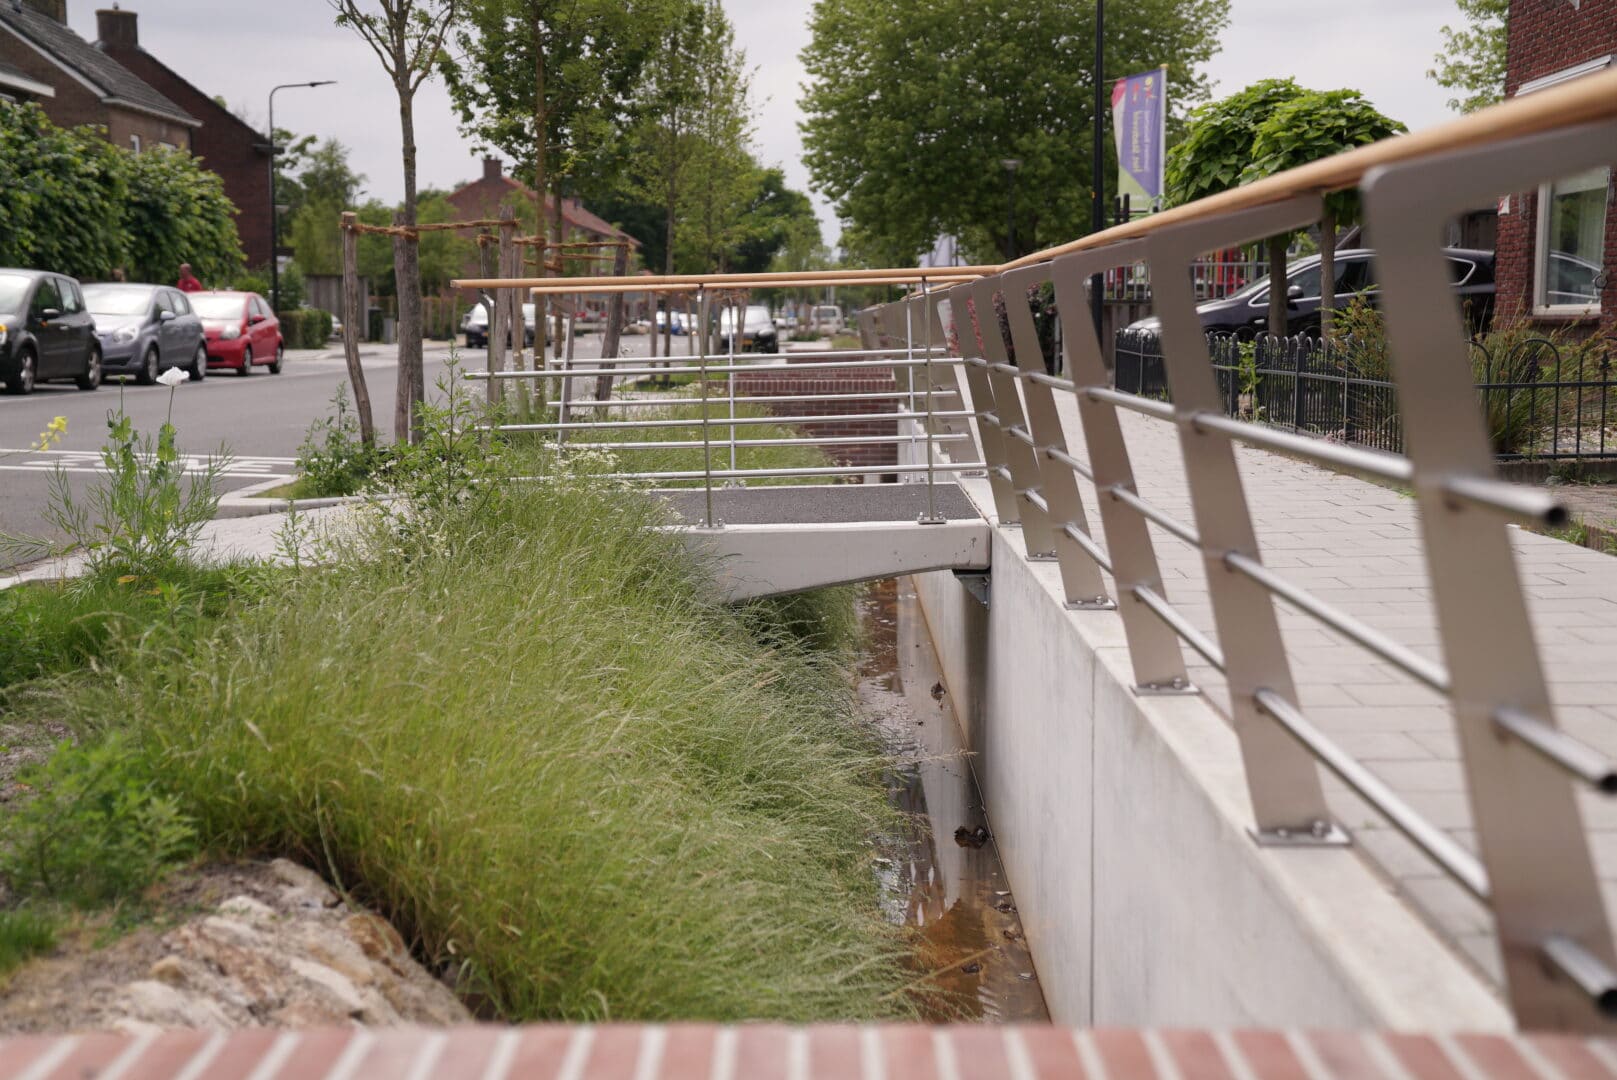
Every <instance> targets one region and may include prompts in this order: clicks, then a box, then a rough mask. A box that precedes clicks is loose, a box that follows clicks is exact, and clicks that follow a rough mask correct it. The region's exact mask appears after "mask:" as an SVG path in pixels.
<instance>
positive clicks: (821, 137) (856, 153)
mask: <svg viewBox="0 0 1617 1080" xmlns="http://www.w3.org/2000/svg"><path fill="white" fill-rule="evenodd" d="M1094 18H1095V11H1094V5H1093V4H1090V3H1087V2H1076V0H891V2H883V3H878V2H876V0H818V2H817V3H816V4H815V7H814V14H813V23H812V30H813V38H812V40H811V42H810V44H809V45H808V47H807V48H806V49H804V51H803V54H802V59H803V63H804V65H805V67H806V68H807V70H808V75H809V80H810V81H809V83H808V84H807V86H806V89H805V92H804V97H803V110H804V113H805V115H806V117H807V118H806V120H805V121H804V123H803V125H802V130H803V139H804V145H805V148H806V153H805V160H806V162H807V164H808V166H809V170H810V172H811V174H812V176H813V178H814V184H815V187H816V188H818V189H819V190H821V191H823V192H824V193H825V194H826V195H828V196H829V197H830V198H831V200H832V201H833V202H834V203H835V205H836V208H837V213H838V214H839V215H840V216H841V217H842V219H843V220H844V221H845V222H846V223H847V225H848V235H849V237H850V240H851V241H852V242H853V243H854V244H855V245H857V246H858V247H859V249H860V250H861V251H862V252H866V253H868V254H869V255H870V257H872V258H874V259H879V260H880V261H882V262H885V263H887V264H889V265H892V264H899V265H907V264H910V263H912V262H913V261H914V260H915V258H916V257H917V256H918V255H919V254H920V253H921V252H924V251H927V250H929V249H930V248H931V247H932V245H933V243H934V242H935V241H936V239H937V237H938V236H939V235H941V234H944V233H952V234H955V235H958V236H960V237H962V238H963V239H964V240H965V241H966V242H967V243H968V245H969V246H971V247H973V248H976V249H979V250H981V249H993V250H1000V251H1008V250H1009V238H1008V235H1007V233H1008V231H1009V230H1008V228H1007V224H1006V178H1005V173H1004V171H1003V170H1002V169H1001V168H1000V166H999V162H1000V160H1001V159H1006V158H1017V159H1020V160H1021V162H1022V165H1021V170H1020V173H1019V175H1018V177H1017V190H1018V192H1019V193H1020V196H1019V200H1018V202H1017V205H1016V207H1015V218H1016V234H1017V238H1018V242H1019V243H1020V244H1021V245H1022V246H1023V247H1027V246H1028V245H1030V244H1031V245H1032V246H1034V247H1037V246H1041V245H1045V244H1049V243H1052V242H1057V241H1064V240H1068V239H1071V238H1072V237H1073V236H1076V235H1080V234H1082V233H1084V232H1086V231H1088V229H1089V226H1090V203H1091V191H1092V174H1091V165H1090V161H1089V146H1090V130H1091V125H1092V122H1093V118H1094V76H1095V73H1094V29H1095V24H1094ZM1228 18H1229V2H1228V0H1140V2H1138V3H1133V4H1128V5H1124V6H1121V7H1118V8H1116V9H1115V10H1113V11H1109V12H1108V13H1107V19H1106V30H1107V45H1106V71H1107V74H1108V76H1112V75H1116V74H1119V73H1126V72H1133V71H1144V70H1148V69H1150V68H1154V67H1156V66H1158V65H1160V64H1168V65H1170V66H1171V67H1172V69H1173V71H1174V73H1175V79H1174V81H1173V82H1172V83H1171V84H1170V101H1171V103H1172V105H1173V107H1174V108H1175V109H1182V108H1183V107H1185V106H1187V105H1188V104H1190V103H1193V102H1195V101H1197V100H1200V99H1202V98H1205V97H1206V94H1207V84H1206V79H1205V77H1204V76H1201V75H1197V74H1194V72H1195V71H1196V69H1197V67H1198V65H1200V64H1201V63H1202V62H1203V61H1205V60H1207V59H1208V58H1209V57H1211V56H1212V55H1213V53H1214V52H1215V51H1216V50H1217V47H1218V35H1219V33H1220V31H1222V29H1223V28H1224V26H1225V25H1226V23H1227V22H1228Z"/></svg>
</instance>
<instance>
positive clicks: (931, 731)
mask: <svg viewBox="0 0 1617 1080" xmlns="http://www.w3.org/2000/svg"><path fill="white" fill-rule="evenodd" d="M861 609H862V615H863V619H864V624H865V630H866V641H867V645H866V652H865V656H864V659H863V661H862V663H861V665H860V682H859V697H860V701H861V702H862V703H863V706H864V709H865V712H866V714H867V715H868V716H869V717H870V718H871V719H872V721H873V722H874V723H876V724H877V725H878V727H879V728H880V729H881V730H882V732H883V733H884V734H885V735H886V736H887V738H888V740H889V743H890V746H891V749H892V752H893V758H894V762H895V764H894V766H893V768H892V769H891V771H890V772H889V773H888V776H887V785H888V791H889V793H890V795H891V797H892V799H893V802H894V805H896V806H897V807H898V808H899V809H900V810H902V811H904V813H905V816H906V820H907V821H908V823H909V825H908V827H907V828H906V829H905V831H904V834H903V835H901V836H897V837H893V838H890V839H889V840H888V841H887V842H886V843H885V844H884V847H883V851H882V853H881V855H882V858H881V862H880V863H879V868H880V871H881V877H882V886H883V892H884V903H885V905H886V908H887V911H888V914H889V916H890V917H891V918H892V919H893V921H894V922H896V923H899V924H901V925H904V926H907V927H911V928H913V929H914V931H915V935H916V941H917V944H916V950H915V966H916V967H917V969H918V970H919V971H921V972H922V973H923V976H922V978H923V980H924V985H925V987H926V988H927V989H928V990H930V991H933V992H932V993H928V994H926V995H924V996H925V998H926V1000H928V1001H929V1002H931V1005H930V1009H931V1011H932V1013H933V1014H934V1016H933V1018H934V1019H939V1020H945V1019H947V1020H960V1019H975V1020H982V1021H988V1022H992V1023H1016V1022H1025V1021H1039V1020H1048V1019H1049V1014H1048V1012H1047V1011H1046V1009H1045V1005H1044V994H1043V992H1042V991H1041V990H1040V988H1039V980H1038V973H1037V972H1036V971H1035V970H1034V968H1033V957H1032V956H1031V955H1030V954H1029V952H1028V949H1027V943H1026V941H1025V940H1024V939H1023V936H1022V924H1021V921H1020V920H1019V919H1018V917H1017V911H1016V899H1015V897H1013V896H1012V895H1011V891H1010V885H1009V884H1008V883H1007V881H1006V880H1005V871H1004V867H1003V866H1002V865H1001V864H1000V861H999V853H998V851H997V850H996V849H995V846H994V840H993V837H992V836H991V834H990V833H989V827H990V826H989V822H988V820H987V818H986V816H985V814H984V809H983V802H982V796H981V794H980V793H979V792H978V790H977V783H976V780H975V779H974V777H973V775H972V770H971V760H970V755H969V753H968V752H967V750H966V748H965V746H964V745H962V742H961V736H960V727H959V725H958V724H957V723H956V720H955V714H954V710H953V708H952V705H951V702H950V699H949V694H948V692H947V690H946V689H945V688H944V686H943V682H942V675H941V673H940V671H939V669H938V663H937V656H936V654H935V653H934V652H933V648H932V641H931V638H930V637H928V635H927V631H926V620H925V619H924V617H923V616H922V614H921V610H920V606H919V604H918V603H917V601H916V599H915V593H914V590H913V587H912V586H911V583H910V580H909V579H908V578H899V579H898V580H896V581H893V580H889V581H884V582H881V583H880V584H878V585H876V586H874V587H872V588H871V589H870V590H869V592H868V593H867V594H866V597H865V599H864V600H863V601H862V603H861Z"/></svg>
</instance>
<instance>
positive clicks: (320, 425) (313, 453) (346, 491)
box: [296, 383, 381, 499]
mask: <svg viewBox="0 0 1617 1080" xmlns="http://www.w3.org/2000/svg"><path fill="white" fill-rule="evenodd" d="M380 453H381V451H380V450H379V449H378V448H377V447H374V446H366V445H365V443H364V442H363V440H361V439H360V436H359V418H358V417H356V416H355V415H354V414H353V413H352V412H351V411H350V410H349V407H348V384H347V383H342V384H339V385H338V387H337V392H336V393H335V394H334V395H332V398H331V415H329V416H323V417H321V418H320V419H318V420H316V421H315V422H314V423H313V424H311V425H309V430H308V433H307V434H305V435H304V437H303V444H302V445H301V446H299V447H298V474H299V476H298V480H297V483H296V489H297V490H296V497H298V498H303V499H325V498H336V497H340V496H344V495H357V494H359V492H361V491H363V490H364V488H365V484H366V482H367V481H368V480H369V479H370V476H371V473H373V472H374V471H375V470H376V466H377V463H378V461H379V460H380Z"/></svg>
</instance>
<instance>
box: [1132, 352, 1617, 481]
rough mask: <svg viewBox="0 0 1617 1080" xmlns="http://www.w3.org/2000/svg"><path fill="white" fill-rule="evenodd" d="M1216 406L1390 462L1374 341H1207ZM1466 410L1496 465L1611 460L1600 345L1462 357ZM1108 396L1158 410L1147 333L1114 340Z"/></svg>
mask: <svg viewBox="0 0 1617 1080" xmlns="http://www.w3.org/2000/svg"><path fill="white" fill-rule="evenodd" d="M1208 349H1209V351H1210V352H1211V354H1212V360H1213V371H1214V374H1215V375H1216V377H1217V379H1218V388H1219V395H1220V397H1221V398H1222V400H1223V403H1224V409H1225V411H1226V412H1227V413H1228V414H1229V415H1231V416H1238V417H1241V418H1243V419H1249V420H1256V421H1259V422H1261V423H1266V424H1273V425H1275V426H1277V427H1285V428H1289V429H1290V430H1292V431H1296V432H1300V433H1304V434H1311V435H1317V436H1320V437H1322V438H1327V439H1333V440H1336V441H1338V442H1347V443H1354V444H1357V445H1360V446H1368V447H1374V448H1376V449H1380V450H1390V451H1394V452H1398V453H1401V452H1402V451H1403V449H1404V428H1403V419H1402V415H1401V414H1400V412H1399V409H1398V388H1397V387H1396V386H1395V385H1394V384H1393V383H1392V382H1391V381H1390V380H1389V379H1388V377H1387V361H1386V353H1385V349H1384V346H1383V345H1382V343H1381V342H1380V341H1367V340H1359V339H1355V338H1353V337H1344V338H1341V339H1337V340H1333V341H1331V342H1329V343H1325V342H1321V341H1319V340H1318V339H1316V338H1312V337H1306V336H1299V337H1288V338H1275V337H1267V336H1263V337H1258V338H1255V339H1253V340H1250V341H1240V340H1237V339H1236V338H1235V337H1233V336H1230V335H1227V334H1209V335H1208ZM1470 351H1471V368H1472V374H1473V378H1474V380H1475V383H1476V389H1477V403H1478V405H1479V406H1480V407H1481V409H1482V410H1483V415H1484V417H1485V419H1486V421H1487V425H1488V434H1489V437H1490V439H1492V441H1493V447H1494V453H1495V454H1496V455H1497V456H1498V457H1499V458H1500V459H1501V460H1521V459H1529V458H1530V459H1535V460H1545V461H1553V460H1567V459H1580V458H1581V459H1592V458H1617V370H1614V363H1613V356H1612V350H1611V347H1610V345H1609V344H1607V343H1604V342H1600V343H1593V344H1573V343H1565V342H1555V341H1552V340H1550V339H1548V338H1544V337H1537V336H1529V335H1503V336H1497V337H1496V338H1495V339H1494V340H1492V341H1490V342H1487V343H1485V342H1482V341H1473V342H1471V345H1470ZM1115 384H1116V386H1117V388H1118V389H1119V390H1126V391H1128V392H1130V393H1135V394H1140V395H1142V396H1145V397H1153V398H1160V399H1162V400H1168V399H1169V398H1170V396H1171V395H1170V393H1169V389H1168V380H1167V372H1166V370H1165V368H1164V366H1163V360H1162V347H1161V342H1160V340H1159V338H1158V337H1157V335H1156V334H1155V333H1151V332H1140V331H1129V330H1125V331H1121V332H1120V333H1118V335H1117V338H1116V352H1115Z"/></svg>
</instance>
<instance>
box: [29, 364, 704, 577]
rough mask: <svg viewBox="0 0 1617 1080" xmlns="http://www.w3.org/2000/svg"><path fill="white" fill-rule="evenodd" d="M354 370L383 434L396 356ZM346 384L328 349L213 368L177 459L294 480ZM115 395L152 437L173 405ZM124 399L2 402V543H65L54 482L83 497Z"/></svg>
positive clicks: (176, 395) (191, 409)
mask: <svg viewBox="0 0 1617 1080" xmlns="http://www.w3.org/2000/svg"><path fill="white" fill-rule="evenodd" d="M649 348H650V338H649V337H646V336H643V335H641V336H625V337H624V338H623V339H622V345H621V348H620V349H619V353H620V355H623V356H647V355H649ZM600 349H601V336H600V335H599V334H587V335H580V337H579V339H578V347H577V353H576V356H577V358H578V359H580V360H586V359H596V358H598V357H599V356H600ZM687 349H688V343H687V339H686V338H684V337H676V338H675V339H674V356H675V359H676V360H678V359H681V358H683V357H684V356H685V354H686V351H687ZM458 353H459V360H460V363H461V365H462V367H464V368H466V369H469V370H476V369H478V368H481V367H482V366H483V364H484V363H485V354H484V352H483V350H481V349H466V348H465V347H464V346H461V347H459V349H458ZM449 356H450V353H449V347H448V346H447V345H445V344H444V343H442V342H428V343H427V346H426V380H427V393H428V396H429V397H431V396H434V394H435V389H434V388H435V386H436V384H437V381H438V379H439V377H440V376H441V375H442V374H443V372H444V366H445V363H446V362H447V361H448V359H449ZM361 362H362V364H363V366H364V369H365V380H366V384H367V386H368V387H369V389H370V395H371V405H372V409H373V411H374V413H375V418H376V426H377V430H378V431H379V432H381V433H382V435H383V437H384V438H386V437H388V436H390V435H391V432H392V426H393V395H394V392H395V390H396V388H397V378H396V373H397V367H398V365H397V362H396V354H395V352H394V350H393V349H392V348H391V347H385V346H380V345H367V346H365V347H364V349H363V351H362V353H361ZM347 381H348V368H347V365H346V364H345V363H344V362H343V359H342V351H341V349H340V348H337V347H333V348H331V349H329V350H326V351H323V352H312V351H310V352H288V353H287V359H286V364H285V367H284V368H283V370H282V372H281V374H279V375H271V374H269V372H268V370H267V369H265V368H262V367H260V368H254V370H253V374H252V375H250V376H247V377H246V378H243V377H241V376H239V375H236V374H235V373H233V372H229V371H220V370H216V371H214V372H211V373H209V375H208V377H207V378H206V379H204V380H203V381H202V382H200V383H192V382H186V383H181V384H180V385H179V386H178V387H176V388H175V389H174V391H173V393H172V409H173V414H172V415H173V421H174V426H175V428H176V429H177V430H178V444H179V448H180V451H181V453H182V454H185V455H189V456H192V457H196V458H199V459H200V458H205V457H207V456H208V455H210V454H217V453H218V452H219V451H220V450H221V449H224V450H227V451H229V453H230V455H231V457H232V462H231V465H230V467H229V469H228V470H227V471H226V473H225V474H224V476H223V478H222V479H221V481H220V484H219V489H220V491H231V490H234V489H236V488H240V487H245V486H247V485H249V484H255V483H258V482H260V481H263V480H268V479H271V478H274V477H284V478H287V479H290V478H291V476H292V473H293V471H294V468H293V466H294V462H295V458H296V456H297V452H298V446H299V445H300V444H301V443H302V442H303V439H304V436H305V435H306V434H307V432H308V430H309V425H310V424H312V423H314V422H315V421H316V420H318V419H320V418H321V417H324V416H327V415H329V414H330V412H331V399H332V397H333V396H334V395H335V394H336V393H337V388H338V386H339V385H340V384H342V383H346V382H347ZM121 395H122V404H123V409H124V411H125V412H127V413H128V414H129V416H130V418H131V419H132V420H133V421H134V424H135V428H136V430H138V431H140V432H142V433H151V434H152V435H153V436H154V437H155V435H156V432H157V428H158V426H159V425H161V424H162V422H163V418H164V416H165V415H166V414H167V413H168V411H169V409H170V407H171V406H170V397H171V395H170V391H169V390H168V388H166V387H163V386H136V385H134V383H133V382H132V381H129V382H127V383H126V385H124V387H123V388H122V391H121ZM119 401H120V389H119V386H118V385H117V383H116V382H110V383H108V384H106V385H104V386H102V387H101V389H99V390H96V391H93V392H85V391H81V390H79V389H78V388H77V387H75V386H74V385H73V384H72V383H41V384H40V385H39V387H38V389H36V390H35V391H34V393H33V394H31V395H29V396H27V397H11V396H9V395H3V394H0V536H3V535H5V534H10V535H12V536H17V535H24V536H42V537H48V538H51V539H59V538H60V534H59V533H58V532H57V531H56V530H55V529H53V528H52V527H51V526H50V523H49V522H48V521H47V519H46V517H45V510H46V507H47V505H48V501H49V492H50V481H51V476H52V475H53V474H54V473H55V472H56V471H57V470H58V469H60V470H62V471H63V473H64V475H65V476H66V477H67V480H68V483H69V484H71V485H72V487H73V489H74V491H75V493H80V492H82V491H83V490H84V489H85V488H87V487H88V486H89V485H90V484H91V483H92V482H93V481H94V480H95V478H96V477H97V475H99V474H101V473H102V471H103V470H102V468H101V463H100V458H99V453H98V452H99V450H100V448H101V444H102V442H103V441H104V440H105V438H106V433H107V417H108V414H109V413H110V412H112V411H114V410H116V409H117V408H118V407H119ZM350 401H352V395H351V394H350ZM56 416H65V417H67V433H66V434H65V435H64V436H63V438H62V440H61V442H60V443H58V444H57V445H56V446H54V447H53V448H52V449H51V450H49V451H46V452H38V451H35V452H23V453H17V452H16V451H23V450H25V448H26V447H28V446H29V444H31V443H32V442H34V441H35V440H36V439H37V438H38V437H39V433H40V432H41V431H43V430H44V429H45V425H46V424H48V423H50V421H51V419H52V418H53V417H56ZM224 516H228V513H227V514H226V515H224ZM24 561H27V560H26V559H25V558H24V556H23V555H22V554H21V553H19V552H16V551H9V550H7V548H6V545H5V544H4V542H3V541H0V568H4V567H8V566H13V565H16V564H18V563H19V562H24Z"/></svg>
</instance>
